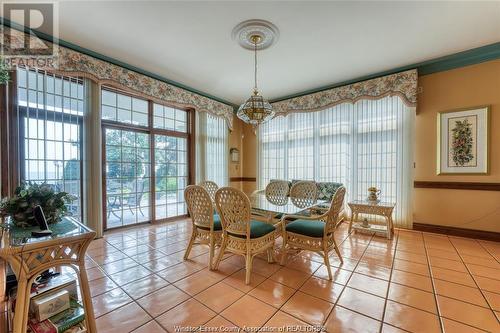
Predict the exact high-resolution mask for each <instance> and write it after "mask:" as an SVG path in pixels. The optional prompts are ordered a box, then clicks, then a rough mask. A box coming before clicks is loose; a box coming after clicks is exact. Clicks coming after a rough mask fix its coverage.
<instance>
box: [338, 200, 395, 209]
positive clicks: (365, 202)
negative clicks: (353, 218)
mask: <svg viewBox="0 0 500 333" xmlns="http://www.w3.org/2000/svg"><path fill="white" fill-rule="evenodd" d="M348 204H349V205H358V206H379V207H394V206H396V204H395V203H393V202H384V201H380V200H379V201H369V200H352V201H349V202H348Z"/></svg>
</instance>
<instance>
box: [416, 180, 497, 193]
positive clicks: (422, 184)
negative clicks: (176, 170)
mask: <svg viewBox="0 0 500 333" xmlns="http://www.w3.org/2000/svg"><path fill="white" fill-rule="evenodd" d="M413 187H414V188H435V189H448V190H476V191H500V183H472V182H429V181H414V182H413Z"/></svg>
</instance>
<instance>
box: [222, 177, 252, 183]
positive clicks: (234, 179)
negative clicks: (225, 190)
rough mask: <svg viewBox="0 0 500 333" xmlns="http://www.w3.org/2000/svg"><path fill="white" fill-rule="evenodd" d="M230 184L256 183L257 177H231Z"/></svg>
mask: <svg viewBox="0 0 500 333" xmlns="http://www.w3.org/2000/svg"><path fill="white" fill-rule="evenodd" d="M229 181H230V182H256V181H257V178H255V177H231V178H229Z"/></svg>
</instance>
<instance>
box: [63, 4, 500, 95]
mask: <svg viewBox="0 0 500 333" xmlns="http://www.w3.org/2000/svg"><path fill="white" fill-rule="evenodd" d="M255 18H258V19H265V20H269V21H271V22H273V23H274V24H275V25H276V26H278V28H279V29H280V33H281V36H280V40H279V41H278V43H277V44H276V45H274V46H273V47H271V48H270V49H267V50H264V51H262V52H260V53H259V62H260V64H259V86H260V88H261V91H262V94H263V95H264V96H265V97H267V98H269V99H275V98H279V97H282V96H284V95H289V94H293V93H298V92H301V91H304V90H308V89H313V88H317V87H321V86H324V85H329V84H333V83H336V82H341V81H345V80H349V79H354V78H357V77H361V76H364V75H369V74H373V73H377V72H381V71H384V70H389V69H392V68H396V67H399V66H404V65H409V64H413V63H417V62H421V61H425V60H429V59H433V58H436V57H440V56H444V55H448V54H453V53H456V52H459V51H463V50H468V49H471V48H475V47H479V46H483V45H487V44H491V43H494V42H499V41H500V1H492V2H478V1H471V2H463V1H454V2H404V1H398V2H378V1H369V2H353V1H348V2H333V1H323V2H312V1H294V2H284V1H275V2H271V1H267V2H264V1H260V2H259V1H253V2H247V1H233V2H222V1H203V2H193V1H185V2H174V1H65V2H61V3H60V6H59V23H60V26H59V27H60V38H62V39H63V40H66V41H69V42H72V43H74V44H77V45H79V46H82V47H85V48H88V49H90V50H93V51H96V52H98V53H101V54H104V55H106V56H109V57H112V58H115V59H117V60H120V61H123V62H125V63H128V64H131V65H134V66H137V67H139V68H142V69H144V70H147V71H150V72H153V73H157V74H158V75H161V76H163V77H166V78H168V79H170V80H173V81H177V82H180V83H182V84H185V85H187V86H190V87H193V88H195V89H198V90H201V91H203V92H206V93H209V94H212V95H215V96H218V97H220V98H223V99H225V100H228V101H230V102H232V103H235V104H239V103H241V102H242V101H243V100H244V99H246V98H247V97H248V96H249V94H250V92H251V88H252V84H253V82H252V80H253V57H252V54H251V53H250V52H249V51H247V50H244V49H242V48H241V47H240V46H238V44H237V43H236V42H235V41H233V40H232V39H231V30H232V29H233V27H234V26H235V25H237V24H238V23H240V22H241V21H243V20H247V19H255Z"/></svg>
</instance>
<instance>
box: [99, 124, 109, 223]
mask: <svg viewBox="0 0 500 333" xmlns="http://www.w3.org/2000/svg"><path fill="white" fill-rule="evenodd" d="M101 124H102V123H101ZM106 189H107V187H106V127H105V126H102V125H101V193H102V198H101V199H102V202H101V208H102V232H103V233H104V232H105V231H106V230H107V229H108V215H107V211H106V209H107V192H106Z"/></svg>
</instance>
